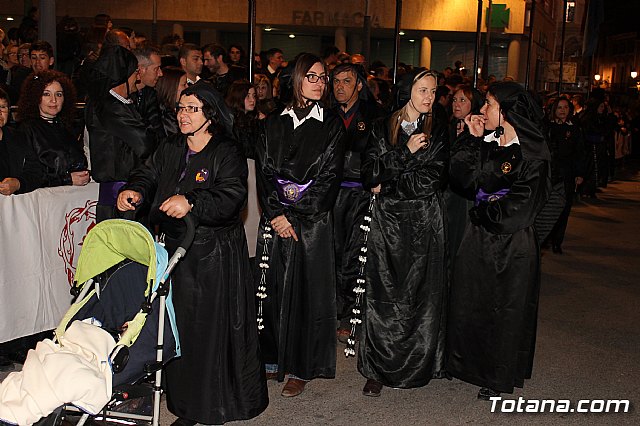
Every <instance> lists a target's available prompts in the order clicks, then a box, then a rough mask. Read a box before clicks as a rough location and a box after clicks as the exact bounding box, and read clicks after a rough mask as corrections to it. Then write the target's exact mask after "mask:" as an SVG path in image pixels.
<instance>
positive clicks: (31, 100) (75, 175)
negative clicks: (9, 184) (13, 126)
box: [18, 70, 90, 187]
mask: <svg viewBox="0 0 640 426" xmlns="http://www.w3.org/2000/svg"><path fill="white" fill-rule="evenodd" d="M21 93H22V94H21V96H20V101H19V103H18V111H19V113H18V118H19V120H20V127H19V130H20V132H21V133H22V136H23V137H24V139H25V142H26V143H28V144H29V145H30V147H31V149H32V150H33V151H34V152H35V154H36V157H37V158H38V161H39V163H40V173H39V177H38V180H39V182H38V187H51V186H62V185H77V186H83V185H86V184H87V183H89V180H90V176H89V171H88V170H87V169H88V166H87V159H86V157H85V155H84V152H83V149H82V144H81V143H80V142H79V141H78V138H76V137H74V135H73V134H72V131H71V128H72V124H73V123H72V120H73V113H74V109H75V100H76V96H75V89H74V87H73V85H72V84H71V81H69V79H68V78H67V77H66V76H65V75H64V74H62V73H59V72H57V71H53V70H47V71H41V72H39V73H37V74H32V75H30V76H29V77H28V78H27V80H26V81H25V82H24V84H23V86H22V91H21Z"/></svg>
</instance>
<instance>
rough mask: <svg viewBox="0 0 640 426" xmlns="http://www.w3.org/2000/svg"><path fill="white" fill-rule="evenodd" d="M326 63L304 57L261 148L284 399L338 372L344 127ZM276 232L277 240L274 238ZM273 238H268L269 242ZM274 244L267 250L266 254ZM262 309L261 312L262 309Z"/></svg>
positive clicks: (261, 251)
mask: <svg viewBox="0 0 640 426" xmlns="http://www.w3.org/2000/svg"><path fill="white" fill-rule="evenodd" d="M327 80H328V78H327V71H326V69H325V66H324V65H323V63H322V61H321V60H320V59H319V58H318V57H316V56H314V55H310V54H303V55H301V56H300V57H299V58H298V59H297V61H296V64H295V67H294V69H293V75H292V89H293V96H294V99H293V100H292V103H291V104H290V105H289V106H288V107H286V108H285V109H284V110H283V111H279V112H274V113H273V114H271V115H270V116H269V117H268V118H267V119H266V123H265V134H264V137H263V138H262V140H261V141H260V142H259V143H258V145H257V147H256V184H257V188H258V197H259V200H260V205H261V206H262V211H263V218H262V223H261V232H259V233H258V244H257V248H256V254H257V256H256V257H260V256H265V257H266V259H264V258H263V259H262V262H261V263H262V264H263V265H265V264H267V266H268V269H263V271H264V273H265V277H264V282H263V284H265V286H264V287H266V289H265V290H266V291H262V290H261V289H260V287H262V286H259V287H258V289H259V293H260V294H265V295H266V298H264V299H261V302H259V303H260V304H261V306H262V309H263V312H264V329H263V330H262V332H261V335H260V338H261V350H262V355H263V359H264V361H265V364H267V371H268V373H269V377H270V378H277V379H278V380H279V381H282V380H284V376H285V373H289V374H290V376H289V379H288V381H287V383H286V385H285V386H284V388H283V391H282V396H286V397H293V396H297V395H299V394H300V393H302V391H303V390H304V387H305V385H306V383H307V381H309V380H312V379H314V378H317V377H324V378H333V377H335V373H336V287H335V257H334V249H333V218H332V214H331V209H332V207H333V204H334V203H335V200H336V197H337V195H338V190H339V188H340V182H341V179H342V169H343V163H344V142H343V135H344V128H343V125H342V123H341V121H340V119H339V118H338V116H337V115H336V114H335V113H333V112H331V111H330V110H328V109H325V108H323V107H322V106H321V105H320V103H319V102H320V101H321V100H322V99H323V98H324V97H325V95H326V91H327ZM271 229H273V231H275V233H276V234H277V235H275V236H273V238H270V237H272V235H271ZM265 235H266V236H267V237H265ZM265 244H266V248H265ZM259 309H260V308H259Z"/></svg>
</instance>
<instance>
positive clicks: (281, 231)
mask: <svg viewBox="0 0 640 426" xmlns="http://www.w3.org/2000/svg"><path fill="white" fill-rule="evenodd" d="M271 226H272V227H273V229H274V231H276V233H277V234H278V236H279V237H280V238H293V239H294V240H295V241H298V235H297V234H296V231H294V230H293V226H292V225H291V224H290V223H289V221H288V220H287V217H286V216H285V215H280V216H278V217H275V218H274V219H273V220H271Z"/></svg>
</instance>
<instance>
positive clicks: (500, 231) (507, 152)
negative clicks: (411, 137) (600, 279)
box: [447, 128, 550, 393]
mask: <svg viewBox="0 0 640 426" xmlns="http://www.w3.org/2000/svg"><path fill="white" fill-rule="evenodd" d="M516 129H517V128H516ZM521 143H529V142H528V141H527V140H524V141H523V140H521ZM542 143H544V139H543V142H542ZM543 149H544V150H546V145H545V146H544V148H543ZM547 155H548V153H547ZM450 179H451V180H452V181H453V182H454V183H455V185H456V186H458V187H460V188H464V189H466V190H469V191H471V192H477V191H478V190H479V189H482V190H483V191H485V192H486V193H495V192H497V191H498V190H501V189H508V190H509V193H508V194H506V195H504V196H503V197H502V198H500V199H498V200H495V201H489V202H483V203H481V204H480V206H479V207H478V209H479V210H478V211H477V212H476V214H477V218H476V219H472V220H473V221H475V222H476V223H475V224H474V223H471V222H470V223H468V225H467V229H466V231H465V234H464V237H463V239H462V242H461V244H460V248H459V249H458V253H457V255H456V256H455V259H454V267H453V278H452V284H451V298H450V312H449V322H448V328H447V333H448V338H447V353H448V359H447V372H448V373H449V374H451V375H452V376H454V377H457V378H459V379H461V380H464V381H465V382H469V383H472V384H474V385H477V386H481V387H486V388H490V389H493V390H495V391H498V392H509V393H510V392H513V387H514V386H516V387H522V386H523V384H524V379H528V378H530V377H531V372H532V367H533V355H534V350H535V340H536V325H537V313H538V293H539V289H540V250H539V247H538V241H537V236H536V232H535V230H534V228H533V226H532V225H533V222H534V219H535V217H536V215H537V213H538V212H539V211H540V210H541V209H542V207H543V205H544V203H545V202H546V200H547V196H548V191H549V184H550V182H549V161H548V160H545V159H542V158H540V159H538V158H535V159H528V160H527V159H524V158H523V154H522V150H521V146H520V144H515V143H514V144H511V145H507V146H499V145H498V142H496V141H493V142H485V141H484V140H483V138H477V137H474V136H472V135H470V134H466V136H465V137H464V138H461V139H460V140H458V141H457V142H456V144H455V145H454V146H453V148H452V156H451V169H450ZM472 211H473V210H472Z"/></svg>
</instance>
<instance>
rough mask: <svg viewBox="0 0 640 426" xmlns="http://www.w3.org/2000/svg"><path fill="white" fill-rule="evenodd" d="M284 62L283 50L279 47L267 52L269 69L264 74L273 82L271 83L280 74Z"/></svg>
mask: <svg viewBox="0 0 640 426" xmlns="http://www.w3.org/2000/svg"><path fill="white" fill-rule="evenodd" d="M283 61H284V56H283V54H282V50H280V49H278V48H277V47H273V48H271V49H269V50H267V67H266V68H265V69H264V74H265V75H266V76H267V78H269V80H271V83H273V80H274V79H275V78H276V77H277V76H278V75H279V74H280V66H281V65H282V62H283Z"/></svg>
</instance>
